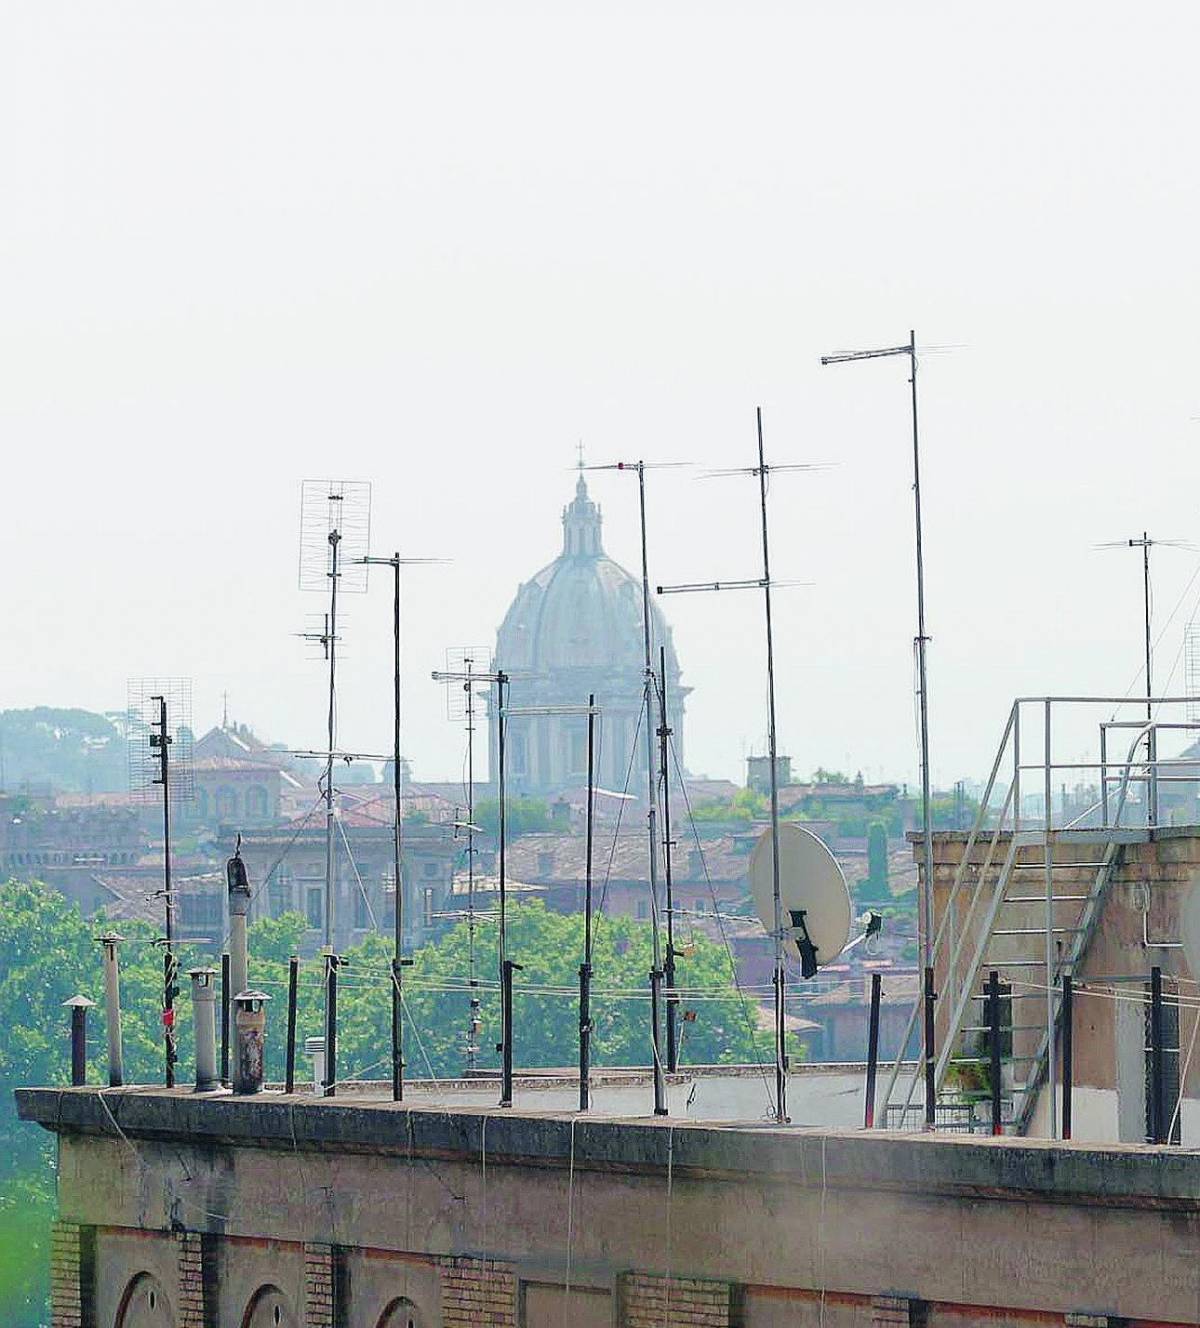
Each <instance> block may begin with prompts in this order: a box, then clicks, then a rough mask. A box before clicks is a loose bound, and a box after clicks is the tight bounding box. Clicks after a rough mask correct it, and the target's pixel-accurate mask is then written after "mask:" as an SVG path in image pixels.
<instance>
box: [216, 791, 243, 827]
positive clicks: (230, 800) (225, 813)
mask: <svg viewBox="0 0 1200 1328" xmlns="http://www.w3.org/2000/svg"><path fill="white" fill-rule="evenodd" d="M237 806H238V797H237V790H236V789H231V788H219V789H218V790H217V820H218V821H225V820H229V821H233V820H236V819H237Z"/></svg>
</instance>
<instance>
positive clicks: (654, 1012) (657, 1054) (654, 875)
mask: <svg viewBox="0 0 1200 1328" xmlns="http://www.w3.org/2000/svg"><path fill="white" fill-rule="evenodd" d="M689 464H690V463H689V462H686V461H659V462H649V461H641V460H639V461H612V462H608V463H607V464H603V465H591V466H585V465H584V464H583V454H582V452H581V453H580V459H579V470H581V471H584V470H620V471H628V472H631V473H633V474H636V475H637V481H638V520H639V526H640V530H641V544H642V644H643V649H644V660H643V674H642V679H643V682H642V705H643V707H644V710H645V715H646V784H647V791H646V802H647V812H646V827H647V832H648V836H649V850H650V852H649V877H650V935H651V941H652V944H653V951H654V968H653V970H652V971H651V974H650V1044H651V1048H652V1051H653V1055H654V1114H655V1115H656V1116H665V1115H666V1114H667V1088H666V1079H665V1077H664V1074H663V1058H662V1055H661V1038H660V1034H659V1006H660V1004H661V1002H662V987H663V980H664V978H665V979H666V984H667V987H668V988H673V987H674V985H675V983H674V977H675V945H674V939H675V923H674V901H673V899H672V898H671V896H670V895H669V894H668V897H667V962H666V966H665V967H664V965H663V956H662V942H661V940H660V938H659V903H658V825H657V819H658V813H657V803H658V782H657V777H656V773H655V768H654V746H655V736H656V728H655V724H654V695H655V681H654V655H653V651H654V643H653V640H652V637H651V620H650V576H649V573H648V571H647V554H646V471H648V470H678V469H681V468H683V467H686V466H688V465H689ZM659 681H660V682H661V684H662V687H663V688H664V689H665V688H666V685H667V680H666V679H665V678H662V679H660V680H659ZM659 726H660V727H664V728H665V727H666V725H665V720H662V718H661V716H660V725H659ZM670 851H671V850H670V846H669V845H668V847H667V853H668V855H669V854H670ZM668 876H669V873H668ZM668 885H669V881H668ZM667 1021H668V1028H667V1068H668V1070H669V1071H671V1072H672V1073H673V1072H674V1071H675V1069H676V1039H675V1036H674V1032H675V1030H674V1007H673V1005H672V1004H671V1003H670V1002H669V1001H668V1005H667Z"/></svg>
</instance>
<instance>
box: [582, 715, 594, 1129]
mask: <svg viewBox="0 0 1200 1328" xmlns="http://www.w3.org/2000/svg"><path fill="white" fill-rule="evenodd" d="M595 749H596V696H595V693H593V694H592V695H590V696H589V697H588V730H587V775H588V778H587V854H586V858H585V868H584V878H583V963H582V964H580V965H579V1110H580V1111H586V1110H587V1109H588V1107H589V1106H590V1105H591V1084H590V1074H591V1050H592V1048H591V1042H592V1009H591V1000H592V814H593V804H594V794H595V778H596V776H595Z"/></svg>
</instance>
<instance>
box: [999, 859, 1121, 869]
mask: <svg viewBox="0 0 1200 1328" xmlns="http://www.w3.org/2000/svg"><path fill="white" fill-rule="evenodd" d="M1103 861H1104V860H1103V859H1102V858H1097V859H1096V860H1095V861H1094V862H1052V863H1051V864H1050V870H1051V871H1056V870H1058V869H1059V868H1060V867H1075V868H1080V867H1095V868H1097V870H1098V869H1099V868H1100V867H1101V866H1102V865H1103ZM1012 869H1013V871H1045V870H1046V863H1045V860H1043V861H1041V862H1014V863H1013V868H1012Z"/></svg>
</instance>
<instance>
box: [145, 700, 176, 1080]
mask: <svg viewBox="0 0 1200 1328" xmlns="http://www.w3.org/2000/svg"><path fill="white" fill-rule="evenodd" d="M154 699H155V700H156V701H157V702H158V733H157V734H156V735H152V737H151V742H152V743H153V742H154V737H157V739H158V741H157V743H154V745H155V746H157V748H158V759H159V769H160V771H161V778H160V779H159V781H158V782H159V783H160V784H162V791H163V906H164V911H165V914H166V931H165V933H164V939H165V948H164V950H163V1015H162V1023H163V1049H164V1052H165V1055H166V1085H167V1087H168V1088H174V1087H175V1062H176V1059H177V1056H176V1050H175V995H176V986H175V975H176V964H175V955H174V952H173V950H172V940H173V938H174V926H173V919H172V915H173V913H174V912H175V907H174V900H173V898H172V895H171V783H170V758H169V757H168V755H167V752H168V750H169V748H170V745H171V735H170V734H169V733H168V732H167V699H166V697H165V696H157V697H155V698H154Z"/></svg>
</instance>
